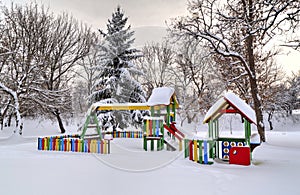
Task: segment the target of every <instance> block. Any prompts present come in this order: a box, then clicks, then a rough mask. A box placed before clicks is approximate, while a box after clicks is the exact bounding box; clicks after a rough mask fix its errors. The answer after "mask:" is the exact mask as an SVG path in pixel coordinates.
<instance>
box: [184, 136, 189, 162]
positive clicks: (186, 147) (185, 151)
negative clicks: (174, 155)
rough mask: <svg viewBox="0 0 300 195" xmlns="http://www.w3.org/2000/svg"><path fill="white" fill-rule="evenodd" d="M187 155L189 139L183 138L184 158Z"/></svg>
mask: <svg viewBox="0 0 300 195" xmlns="http://www.w3.org/2000/svg"><path fill="white" fill-rule="evenodd" d="M189 155H190V154H189V140H188V139H184V158H187V157H188V156H189Z"/></svg>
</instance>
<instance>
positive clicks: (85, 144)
mask: <svg viewBox="0 0 300 195" xmlns="http://www.w3.org/2000/svg"><path fill="white" fill-rule="evenodd" d="M84 152H88V143H87V140H84Z"/></svg>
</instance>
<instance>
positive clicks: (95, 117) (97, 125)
mask: <svg viewBox="0 0 300 195" xmlns="http://www.w3.org/2000/svg"><path fill="white" fill-rule="evenodd" d="M93 115H94V123H96V129H97V133H98V135H99V138H100V140H102V133H101V128H100V125H99V121H98V118H97V115H96V113H93Z"/></svg>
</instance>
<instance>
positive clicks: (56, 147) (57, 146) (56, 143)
mask: <svg viewBox="0 0 300 195" xmlns="http://www.w3.org/2000/svg"><path fill="white" fill-rule="evenodd" d="M55 150H56V151H58V150H59V145H58V139H55Z"/></svg>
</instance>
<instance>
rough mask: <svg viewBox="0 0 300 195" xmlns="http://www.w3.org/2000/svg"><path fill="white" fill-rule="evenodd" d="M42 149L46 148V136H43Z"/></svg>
mask: <svg viewBox="0 0 300 195" xmlns="http://www.w3.org/2000/svg"><path fill="white" fill-rule="evenodd" d="M42 150H45V138H42Z"/></svg>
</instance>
